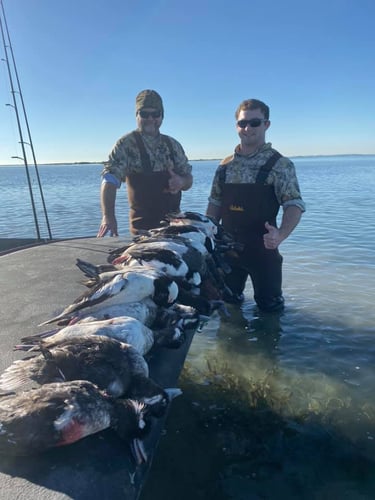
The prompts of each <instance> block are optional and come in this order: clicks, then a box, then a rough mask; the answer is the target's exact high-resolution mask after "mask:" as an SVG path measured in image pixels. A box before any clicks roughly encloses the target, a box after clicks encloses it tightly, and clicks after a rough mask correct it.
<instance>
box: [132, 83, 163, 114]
mask: <svg viewBox="0 0 375 500" xmlns="http://www.w3.org/2000/svg"><path fill="white" fill-rule="evenodd" d="M142 108H155V109H157V110H159V111H161V114H162V115H163V116H164V108H163V101H162V99H161V97H160V95H159V94H158V93H157V92H155V90H149V89H147V90H142V91H141V92H140V93H139V94H138V95H137V97H136V98H135V112H136V113H137V112H138V111H139V110H141V109H142Z"/></svg>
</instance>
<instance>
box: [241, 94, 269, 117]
mask: <svg viewBox="0 0 375 500" xmlns="http://www.w3.org/2000/svg"><path fill="white" fill-rule="evenodd" d="M245 109H260V110H261V111H262V113H263V115H264V118H265V119H266V120H269V119H270V108H269V107H268V106H267V104H265V103H264V102H262V101H258V99H246V100H245V101H242V102H241V104H240V105H239V106H238V108H237V109H236V113H235V115H234V116H235V117H236V120H237V118H238V115H239V114H240V111H242V110H245Z"/></svg>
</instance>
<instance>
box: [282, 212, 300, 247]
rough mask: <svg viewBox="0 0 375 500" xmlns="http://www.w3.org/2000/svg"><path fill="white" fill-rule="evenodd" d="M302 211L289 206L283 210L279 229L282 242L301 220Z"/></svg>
mask: <svg viewBox="0 0 375 500" xmlns="http://www.w3.org/2000/svg"><path fill="white" fill-rule="evenodd" d="M301 216H302V210H301V209H300V208H299V207H297V206H293V205H292V206H289V207H287V208H286V209H285V210H284V213H283V217H282V220H281V226H280V227H279V233H280V236H281V237H282V239H283V240H285V239H286V238H287V237H288V236H289V235H290V233H291V232H292V231H293V229H294V228H295V227H296V226H297V225H298V223H299V221H300V220H301Z"/></svg>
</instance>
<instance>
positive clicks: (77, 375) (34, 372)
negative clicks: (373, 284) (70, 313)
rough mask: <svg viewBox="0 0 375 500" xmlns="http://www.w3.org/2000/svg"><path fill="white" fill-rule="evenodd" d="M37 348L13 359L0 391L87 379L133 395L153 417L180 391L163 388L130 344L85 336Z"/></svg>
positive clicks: (0, 382)
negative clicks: (34, 354)
mask: <svg viewBox="0 0 375 500" xmlns="http://www.w3.org/2000/svg"><path fill="white" fill-rule="evenodd" d="M40 350H41V354H38V355H36V356H33V357H27V358H24V359H19V360H17V361H14V362H13V363H12V364H11V365H10V366H9V367H8V368H7V369H6V370H5V371H4V372H3V373H2V374H1V376H0V390H2V391H5V392H10V391H14V392H17V391H18V390H20V389H22V388H25V387H28V386H31V387H35V386H36V385H37V386H40V385H44V384H48V383H54V382H66V381H70V380H89V381H90V382H92V383H94V384H96V385H97V386H98V387H99V388H100V389H101V390H104V391H106V392H107V393H108V394H109V395H111V396H113V397H128V398H133V397H134V394H136V395H137V399H139V400H141V401H142V402H144V403H146V404H148V405H150V408H149V411H150V413H151V414H155V415H156V416H159V415H160V412H161V409H165V408H166V407H167V405H168V403H169V401H170V400H171V399H172V398H173V397H175V396H178V395H179V394H181V391H180V390H179V389H174V388H172V389H163V388H162V387H160V386H159V385H158V384H156V383H155V382H154V381H153V380H152V379H151V378H149V370H148V365H147V362H146V360H145V359H144V357H143V356H142V355H141V354H140V353H139V352H138V351H137V350H136V349H135V348H134V347H133V346H131V345H129V344H123V343H121V342H119V341H117V340H114V339H110V338H108V337H103V336H101V335H86V336H84V337H81V338H72V339H69V340H65V341H60V342H55V344H52V345H49V346H48V348H47V347H44V346H43V344H42V343H41V344H40ZM140 388H141V389H140ZM142 391H143V393H144V394H143V395H142Z"/></svg>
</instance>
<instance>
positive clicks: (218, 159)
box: [0, 153, 375, 167]
mask: <svg viewBox="0 0 375 500" xmlns="http://www.w3.org/2000/svg"><path fill="white" fill-rule="evenodd" d="M346 156H351V157H353V156H360V157H363V156H375V153H370V154H368V153H364V154H362V153H352V154H349V153H347V154H336V155H335V154H332V155H297V156H288V158H290V159H295V158H333V157H346ZM221 160H222V158H189V161H221ZM105 161H106V160H102V161H73V162H72V161H68V162H64V161H59V162H53V163H42V162H39V163H38V165H100V164H103V163H104V162H105ZM22 165H23V163H12V164H9V163H2V164H0V167H16V166H22ZM29 166H31V167H32V166H33V165H29Z"/></svg>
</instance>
